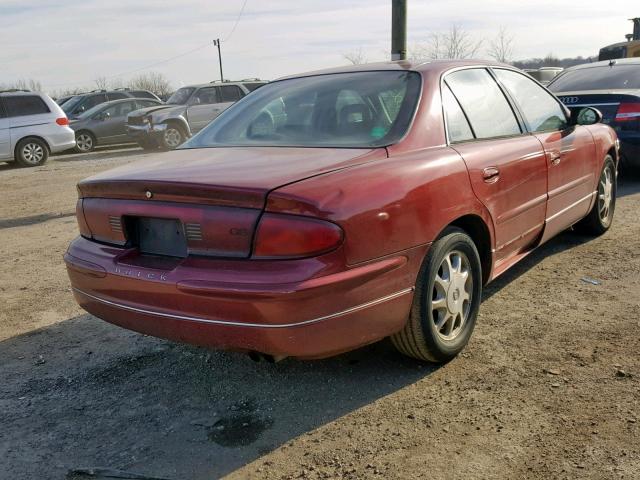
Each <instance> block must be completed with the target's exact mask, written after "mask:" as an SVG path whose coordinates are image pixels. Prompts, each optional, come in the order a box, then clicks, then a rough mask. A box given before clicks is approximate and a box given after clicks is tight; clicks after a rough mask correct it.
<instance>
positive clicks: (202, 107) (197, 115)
mask: <svg viewBox="0 0 640 480" xmlns="http://www.w3.org/2000/svg"><path fill="white" fill-rule="evenodd" d="M219 103H220V102H219V97H218V88H217V87H214V86H211V87H202V88H200V89H199V90H198V91H197V92H195V93H194V94H193V96H192V97H191V98H190V99H189V106H188V107H187V121H188V122H189V128H190V129H191V132H192V133H196V132H198V131H200V130H202V129H203V128H204V127H205V126H206V125H207V124H208V123H209V122H210V121H211V119H212V118H215V117H216V116H217V115H218V114H219V110H220V107H219V105H218V104H219Z"/></svg>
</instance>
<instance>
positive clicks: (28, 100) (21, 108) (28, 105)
mask: <svg viewBox="0 0 640 480" xmlns="http://www.w3.org/2000/svg"><path fill="white" fill-rule="evenodd" d="M4 105H5V108H6V109H7V116H9V117H20V116H24V115H37V114H39V113H49V112H50V110H49V107H47V104H46V103H44V100H42V98H40V97H39V96H37V95H19V96H15V97H14V96H8V97H4Z"/></svg>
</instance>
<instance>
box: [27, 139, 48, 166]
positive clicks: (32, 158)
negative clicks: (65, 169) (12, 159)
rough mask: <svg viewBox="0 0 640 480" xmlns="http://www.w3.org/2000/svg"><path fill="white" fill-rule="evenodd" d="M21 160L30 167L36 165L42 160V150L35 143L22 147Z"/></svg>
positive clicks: (40, 146)
mask: <svg viewBox="0 0 640 480" xmlns="http://www.w3.org/2000/svg"><path fill="white" fill-rule="evenodd" d="M22 158H23V159H24V161H25V162H26V163H28V164H30V165H38V164H39V163H40V162H41V161H42V159H43V158H44V148H42V145H39V144H37V143H35V142H33V143H27V144H25V146H24V147H22Z"/></svg>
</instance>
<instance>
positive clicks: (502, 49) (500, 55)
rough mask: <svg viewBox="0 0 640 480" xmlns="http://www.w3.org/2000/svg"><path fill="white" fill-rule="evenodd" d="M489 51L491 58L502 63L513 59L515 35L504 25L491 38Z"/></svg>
mask: <svg viewBox="0 0 640 480" xmlns="http://www.w3.org/2000/svg"><path fill="white" fill-rule="evenodd" d="M487 53H488V54H489V56H490V57H491V58H493V59H494V60H496V61H498V62H502V63H511V61H512V60H513V35H511V33H509V30H508V29H507V27H505V26H504V25H503V26H501V27H500V29H499V30H498V34H497V35H496V37H495V38H494V39H493V40H491V43H490V44H489V48H488V50H487Z"/></svg>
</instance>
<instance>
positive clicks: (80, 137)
mask: <svg viewBox="0 0 640 480" xmlns="http://www.w3.org/2000/svg"><path fill="white" fill-rule="evenodd" d="M94 148H96V137H94V136H93V134H91V133H90V132H87V131H86V130H81V131H79V132H77V133H76V147H75V151H76V152H78V153H89V152H91V151H93V149H94Z"/></svg>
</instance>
